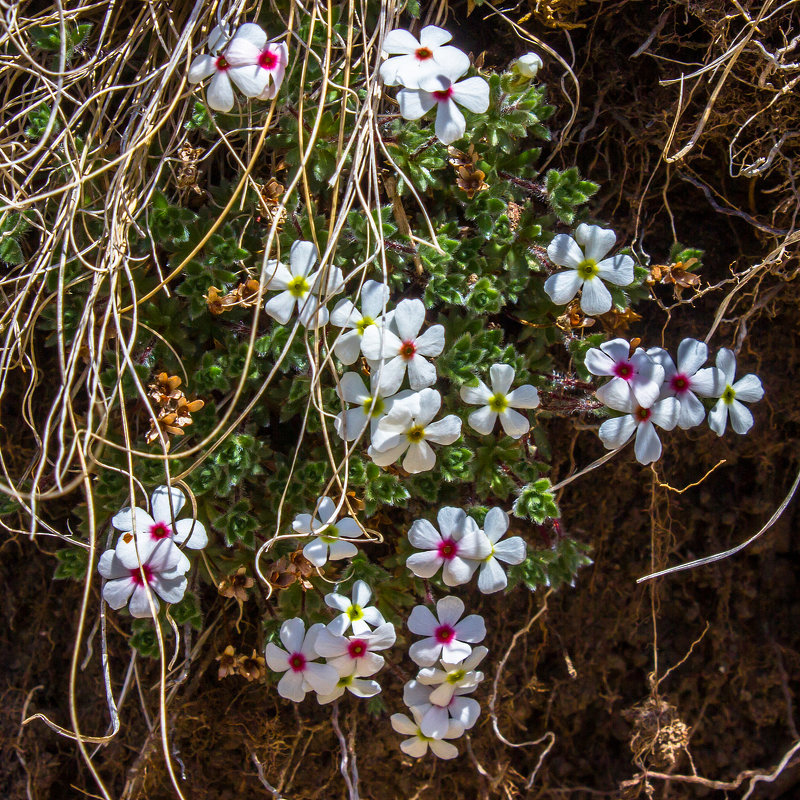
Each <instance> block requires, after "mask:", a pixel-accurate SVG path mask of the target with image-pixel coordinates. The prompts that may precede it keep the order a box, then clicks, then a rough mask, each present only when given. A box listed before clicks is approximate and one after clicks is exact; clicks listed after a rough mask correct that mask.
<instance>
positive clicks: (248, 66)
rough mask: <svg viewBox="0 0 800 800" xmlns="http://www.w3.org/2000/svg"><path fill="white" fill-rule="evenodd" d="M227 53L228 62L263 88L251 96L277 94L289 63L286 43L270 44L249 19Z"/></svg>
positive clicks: (239, 30)
mask: <svg viewBox="0 0 800 800" xmlns="http://www.w3.org/2000/svg"><path fill="white" fill-rule="evenodd" d="M224 55H225V59H226V61H227V62H228V63H229V64H232V65H235V66H236V68H237V70H239V71H240V72H241V73H243V74H245V75H247V77H248V78H249V79H250V80H251V81H252V83H253V85H261V86H262V87H263V88H262V89H261V91H260V92H259V93H258V94H257V95H249V96H250V97H255V96H257V97H258V98H259V100H271V99H272V98H273V97H275V95H276V94H277V93H278V89H280V86H281V83H283V76H284V74H285V72H286V65H287V64H288V63H289V48H288V47H287V46H286V44H285V43H284V42H281V43H277V42H275V43H268V42H267V34H266V33H264V31H263V30H261V28H259V26H258V25H256V24H254V23H252V22H247V23H245V24H244V25H242V27H241V28H239V29H238V30H237V31H236V35H235V36H234V37H233V39H232V40H231V43H230V44H229V45H228V46H227V47H226V48H225V53H224ZM240 65H241V66H240ZM231 71H232V70H231ZM237 86H238V84H237ZM243 91H244V90H243ZM245 94H247V92H245Z"/></svg>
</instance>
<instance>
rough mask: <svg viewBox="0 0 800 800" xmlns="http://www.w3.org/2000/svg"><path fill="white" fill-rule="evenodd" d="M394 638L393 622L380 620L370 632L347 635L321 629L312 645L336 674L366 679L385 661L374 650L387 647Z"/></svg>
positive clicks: (392, 642) (391, 643)
mask: <svg viewBox="0 0 800 800" xmlns="http://www.w3.org/2000/svg"><path fill="white" fill-rule="evenodd" d="M396 638H397V636H396V634H395V630H394V625H392V623H391V622H384V623H383V625H379V626H378V627H377V628H375V630H374V631H372V632H371V633H361V634H355V635H353V636H349V637H348V636H341V635H340V634H338V633H333V632H332V631H330V630H329V629H328V628H325V629H324V630H322V631H320V633H319V636H318V637H317V641H316V645H315V647H316V649H317V652H318V653H319V654H320V655H321V656H324V657H325V658H326V659H327V660H328V663H329V664H330V665H331V666H332V667H333V668H334V669H335V670H336V671H337V673H338V674H339V675H355V676H356V677H357V678H368V677H369V676H370V675H374V674H375V673H376V672H377V671H378V670H379V669H381V667H383V665H384V663H385V662H384V659H383V656H382V655H380V654H379V652H378V651H380V650H386V649H387V648H389V647H391V646H392V645H393V644H394V642H395V639H396Z"/></svg>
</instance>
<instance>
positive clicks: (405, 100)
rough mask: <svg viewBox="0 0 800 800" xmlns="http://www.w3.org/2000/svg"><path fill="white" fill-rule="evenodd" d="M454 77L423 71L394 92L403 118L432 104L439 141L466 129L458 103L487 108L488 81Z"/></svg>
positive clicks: (481, 109) (416, 115)
mask: <svg viewBox="0 0 800 800" xmlns="http://www.w3.org/2000/svg"><path fill="white" fill-rule="evenodd" d="M457 77H458V76H452V77H451V76H448V75H441V74H431V75H426V76H424V77H422V78H421V79H420V82H419V88H418V89H401V90H400V91H399V92H398V93H397V102H398V103H399V104H400V114H401V115H402V116H403V119H419V118H420V117H422V116H424V115H425V114H427V113H428V111H430V110H431V109H432V108H433V107H434V106H436V122H435V123H434V131H435V132H436V136H437V138H438V139H439V141H440V142H442V143H443V144H452V143H453V142H455V141H458V139H460V138H461V137H462V136H463V135H464V133H465V131H466V130H467V121H466V120H465V119H464V115H463V114H462V113H461V111H460V110H459V108H458V106H459V105H461V106H464V108H466V109H469V110H470V111H473V112H475V113H476V114H483V112H484V111H486V109H487V108H489V84H488V83H487V82H486V81H485V80H484V79H483V78H478V77H472V78H466V79H465V80H463V81H458V83H456V82H455V80H456V78H457ZM456 104H458V105H456ZM631 280H633V277H631ZM629 283H630V281H629ZM576 291H577V290H576ZM574 294H575V293H574V292H573V295H574ZM609 307H610V306H609Z"/></svg>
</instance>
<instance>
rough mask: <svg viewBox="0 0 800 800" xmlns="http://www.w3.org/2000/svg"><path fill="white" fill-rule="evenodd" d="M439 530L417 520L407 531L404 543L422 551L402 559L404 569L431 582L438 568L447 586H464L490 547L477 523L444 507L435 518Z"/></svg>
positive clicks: (458, 509) (454, 510)
mask: <svg viewBox="0 0 800 800" xmlns="http://www.w3.org/2000/svg"><path fill="white" fill-rule="evenodd" d="M436 519H437V521H438V523H439V530H438V531H437V530H436V528H434V527H433V525H431V523H430V522H428V520H426V519H418V520H416V521H415V522H414V524H413V525H412V526H411V528H410V529H409V531H408V541H409V542H410V543H411V545H412V546H413V547H416V548H417V549H418V550H422V551H423V552H421V553H414V554H413V555H411V556H409V557H408V558H407V559H406V566H407V567H408V568H409V569H410V570H411V571H412V572H413V573H414V574H415V575H417V576H418V577H420V578H432V577H433V576H434V575H435V574H436V572H437V571H438V570H439V568H440V567H443V569H442V578H443V579H444V582H445V584H446V585H447V586H461V584H464V583H467V582H468V581H469V579H470V578H471V577H472V576H473V574H474V573H475V570H476V569H477V568H478V564H479V563H480V561H481V560H482V559H484V558H485V557H486V556H488V555H489V553H490V551H491V546H490V544H489V541H488V539H487V538H486V537H485V536H484V535H483V534H482V533H481V530H480V528H479V527H478V524H477V522H475V520H474V519H472V518H471V517H468V516H467V515H466V513H465V512H464V511H462V510H461V509H460V508H451V507H450V506H446V507H444V508H441V509H439V513H438V515H437V517H436Z"/></svg>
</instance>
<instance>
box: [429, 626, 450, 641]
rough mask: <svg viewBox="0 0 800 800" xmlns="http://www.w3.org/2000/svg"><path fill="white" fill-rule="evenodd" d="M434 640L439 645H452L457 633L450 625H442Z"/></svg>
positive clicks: (434, 635) (435, 633)
mask: <svg viewBox="0 0 800 800" xmlns="http://www.w3.org/2000/svg"><path fill="white" fill-rule="evenodd" d="M433 638H434V639H436V641H437V642H438V643H439V644H450V642H452V641H453V639H455V638H456V632H455V630H453V628H451V627H450V626H449V625H440V626H439V627H438V628H437V629H436V630H435V631H434V632H433Z"/></svg>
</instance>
